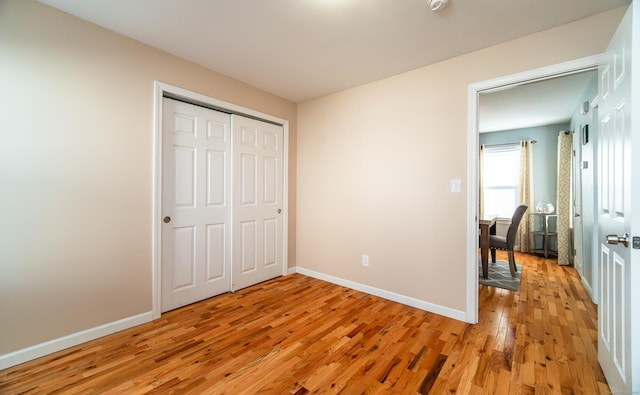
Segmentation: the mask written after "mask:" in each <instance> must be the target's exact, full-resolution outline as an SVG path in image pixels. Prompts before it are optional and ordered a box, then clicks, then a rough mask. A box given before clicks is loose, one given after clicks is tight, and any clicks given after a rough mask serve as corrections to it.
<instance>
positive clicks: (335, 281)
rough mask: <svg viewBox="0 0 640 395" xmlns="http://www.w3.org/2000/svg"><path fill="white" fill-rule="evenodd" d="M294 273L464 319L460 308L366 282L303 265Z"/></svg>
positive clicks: (431, 311) (459, 319) (464, 314)
mask: <svg viewBox="0 0 640 395" xmlns="http://www.w3.org/2000/svg"><path fill="white" fill-rule="evenodd" d="M295 270H296V273H300V274H303V275H305V276H309V277H313V278H317V279H318V280H323V281H327V282H330V283H332V284H336V285H340V286H343V287H347V288H350V289H354V290H356V291H360V292H364V293H367V294H369V295H374V296H378V297H381V298H383V299H387V300H391V301H394V302H398V303H402V304H404V305H407V306H411V307H415V308H417V309H420V310H424V311H428V312H430V313H435V314H439V315H442V316H445V317H448V318H452V319H454V320H458V321H464V322H466V321H465V318H466V313H465V312H464V311H460V310H454V309H451V308H448V307H444V306H440V305H437V304H433V303H429V302H426V301H424V300H421V299H416V298H413V297H411V296H406V295H401V294H398V293H395V292H391V291H386V290H384V289H380V288H376V287H372V286H369V285H366V284H360V283H357V282H355V281H351V280H346V279H343V278H340V277H335V276H332V275H329V274H324V273H319V272H316V271H313V270H309V269H305V268H303V267H299V266H297V267H296V268H295Z"/></svg>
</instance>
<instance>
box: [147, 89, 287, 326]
mask: <svg viewBox="0 0 640 395" xmlns="http://www.w3.org/2000/svg"><path fill="white" fill-rule="evenodd" d="M165 96H167V97H171V98H174V99H179V100H183V101H185V102H188V103H192V104H195V105H201V106H204V107H208V108H211V109H215V110H219V111H223V112H228V113H230V114H237V115H242V116H245V117H249V118H256V119H259V120H262V121H266V122H270V123H275V124H278V125H282V128H283V131H284V138H283V141H284V169H283V171H284V175H283V176H284V179H283V212H282V221H283V222H282V253H283V259H282V275H283V276H284V275H286V274H287V273H288V263H287V262H288V256H287V251H288V221H289V215H288V212H289V202H288V195H289V194H288V191H289V177H288V174H289V122H288V121H287V120H285V119H281V118H278V117H275V116H273V115H269V114H265V113H262V112H259V111H256V110H253V109H250V108H246V107H243V106H239V105H236V104H233V103H228V102H225V101H223V100H220V99H216V98H213V97H209V96H206V95H202V94H199V93H196V92H192V91H189V90H186V89H183V88H179V87H176V86H172V85H169V84H165V83H163V82H159V81H155V82H154V119H153V203H152V207H153V213H152V221H151V222H152V256H151V269H152V319H156V318H159V317H160V315H161V295H162V288H161V287H162V272H161V270H162V267H161V263H162V262H161V258H162V177H163V174H162V163H163V162H162V109H163V108H162V98H163V97H165ZM233 171H234V169H233V167H232V168H231V174H233ZM232 178H233V177H232ZM232 182H233V180H232ZM232 242H233V241H232ZM229 269H231V268H229Z"/></svg>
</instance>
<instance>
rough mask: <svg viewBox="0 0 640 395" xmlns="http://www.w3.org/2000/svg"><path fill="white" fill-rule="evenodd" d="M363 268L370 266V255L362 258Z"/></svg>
mask: <svg viewBox="0 0 640 395" xmlns="http://www.w3.org/2000/svg"><path fill="white" fill-rule="evenodd" d="M362 266H365V267H368V266H369V255H363V256H362Z"/></svg>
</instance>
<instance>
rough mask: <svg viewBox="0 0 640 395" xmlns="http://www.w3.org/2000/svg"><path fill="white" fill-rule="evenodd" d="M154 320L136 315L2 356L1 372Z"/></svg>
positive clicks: (143, 314)
mask: <svg viewBox="0 0 640 395" xmlns="http://www.w3.org/2000/svg"><path fill="white" fill-rule="evenodd" d="M151 320H152V314H151V312H150V311H149V312H147V313H142V314H138V315H134V316H131V317H127V318H123V319H121V320H118V321H114V322H109V323H107V324H104V325H100V326H96V327H94V328H90V329H87V330H84V331H80V332H76V333H72V334H70V335H67V336H63V337H60V338H57V339H53V340H49V341H47V342H44V343H40V344H36V345H34V346H31V347H27V348H23V349H21V350H17V351H14V352H10V353H7V354H3V355H0V370H2V369H6V368H9V367H11V366H15V365H18V364H21V363H23V362H27V361H30V360H32V359H36V358H40V357H43V356H45V355H48V354H52V353H54V352H57V351H60V350H64V349H65V348H69V347H73V346H77V345H78V344H82V343H85V342H88V341H90V340H95V339H97V338H100V337H103V336H106V335H110V334H112V333H115V332H119V331H121V330H124V329H128V328H132V327H134V326H136V325H140V324H144V323H147V322H150V321H151Z"/></svg>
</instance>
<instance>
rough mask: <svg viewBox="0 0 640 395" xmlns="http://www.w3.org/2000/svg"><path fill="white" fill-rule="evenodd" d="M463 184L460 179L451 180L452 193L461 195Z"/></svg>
mask: <svg viewBox="0 0 640 395" xmlns="http://www.w3.org/2000/svg"><path fill="white" fill-rule="evenodd" d="M461 184H462V182H461V181H460V179H457V178H454V179H452V180H451V192H452V193H460V188H461Z"/></svg>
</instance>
